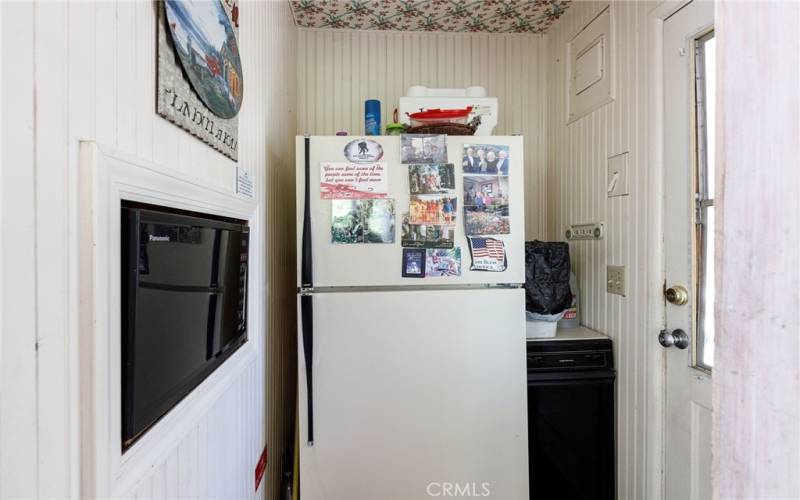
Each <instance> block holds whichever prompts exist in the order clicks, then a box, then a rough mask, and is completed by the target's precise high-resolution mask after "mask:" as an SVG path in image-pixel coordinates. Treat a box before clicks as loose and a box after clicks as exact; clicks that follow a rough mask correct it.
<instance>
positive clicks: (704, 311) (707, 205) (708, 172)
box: [693, 31, 716, 370]
mask: <svg viewBox="0 0 800 500" xmlns="http://www.w3.org/2000/svg"><path fill="white" fill-rule="evenodd" d="M715 42H716V41H715V39H714V32H713V31H711V32H709V33H706V34H705V35H703V36H702V37H700V38H698V39H696V40H695V132H696V134H697V136H696V138H695V144H696V154H697V157H696V162H695V165H696V166H697V168H696V178H695V225H696V230H695V242H696V246H695V248H696V249H697V253H696V261H695V267H696V273H695V276H696V284H695V286H696V297H697V301H696V314H697V316H696V325H695V349H694V352H693V362H694V365H695V366H696V367H698V368H700V369H704V370H711V368H712V367H713V366H714V176H715V168H714V161H715V158H714V134H715V129H714V113H715V108H714V103H715V92H714V89H715V78H714V77H715V67H716V66H715V63H716V60H715V50H714V49H715Z"/></svg>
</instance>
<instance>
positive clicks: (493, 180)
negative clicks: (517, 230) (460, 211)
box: [464, 175, 511, 235]
mask: <svg viewBox="0 0 800 500" xmlns="http://www.w3.org/2000/svg"><path fill="white" fill-rule="evenodd" d="M508 214H509V205H508V177H498V176H496V175H465V176H464V233H465V234H467V235H484V234H508V233H509V232H511V223H510V222H509V217H508Z"/></svg>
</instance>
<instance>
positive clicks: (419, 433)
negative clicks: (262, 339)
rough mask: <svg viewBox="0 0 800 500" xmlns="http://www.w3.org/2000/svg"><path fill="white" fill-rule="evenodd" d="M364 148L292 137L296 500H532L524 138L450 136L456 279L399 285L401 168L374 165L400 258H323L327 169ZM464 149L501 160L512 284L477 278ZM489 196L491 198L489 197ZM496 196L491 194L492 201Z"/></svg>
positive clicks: (356, 253) (327, 228) (387, 152)
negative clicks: (476, 147)
mask: <svg viewBox="0 0 800 500" xmlns="http://www.w3.org/2000/svg"><path fill="white" fill-rule="evenodd" d="M356 139H361V138H360V137H353V136H349V137H327V136H311V137H297V140H296V148H297V149H296V151H297V256H298V259H297V287H298V301H297V307H298V358H299V359H298V388H299V406H298V410H299V426H300V428H299V433H300V450H299V455H300V457H299V460H300V472H299V475H300V478H299V479H300V482H299V484H300V498H301V499H302V500H316V499H328V500H333V499H342V500H344V499H370V500H380V499H387V500H388V499H398V500H399V499H403V500H409V499H428V498H432V497H481V498H491V499H518V500H522V499H528V498H529V496H528V450H527V444H528V441H527V375H526V354H525V316H524V309H525V298H524V290H523V288H522V284H523V283H524V280H525V272H524V267H525V262H524V261H525V253H524V227H525V223H524V205H525V203H524V193H523V186H524V177H523V168H522V159H523V145H522V137H518V136H513V137H505V136H490V137H471V136H463V137H462V136H450V137H448V138H447V159H448V163H451V164H453V165H454V173H455V193H456V196H457V202H456V207H455V208H456V211H455V232H454V245H455V246H457V247H460V248H461V259H462V262H461V273H460V276H442V277H429V278H428V277H426V278H423V279H419V278H409V277H403V276H402V273H401V271H402V268H403V265H402V264H403V263H402V259H403V257H402V255H403V248H402V246H401V239H402V238H401V232H402V231H401V224H402V217H403V214H404V213H406V212H408V210H409V200H410V181H409V173H408V172H409V170H408V165H405V164H402V163H401V139H400V137H398V136H373V137H367V138H366V139H369V140H371V141H375V142H377V143H378V144H379V145H380V147H381V149H382V157H381V158H380V160H378V161H379V162H380V163H382V164H384V166H385V168H386V172H387V174H388V193H387V197H388V198H390V199H394V205H395V215H394V217H395V236H394V242H393V243H362V244H342V243H333V242H332V232H331V226H332V215H331V206H332V203H333V202H332V201H331V200H330V199H323V197H322V195H321V189H320V180H321V179H320V178H321V173H320V169H321V163H323V162H348V160H347V159H346V158H345V148H346V147H347V146H348V144H351V142H352V141H354V140H356ZM465 144H490V145H501V146H508V152H509V154H508V159H507V161H508V165H510V168H509V169H508V182H507V186H508V187H507V192H506V193H504V195H505V196H506V197H507V201H508V205H507V213H504V214H503V215H507V217H508V218H507V220H508V223H509V227H510V230H509V231H508V234H501V235H493V236H491V237H492V238H495V239H497V240H502V241H503V243H504V246H505V251H506V256H507V268H506V269H505V270H504V271H502V272H487V271H473V270H470V263H471V256H470V250H469V246H468V243H467V238H466V236H465V230H464V209H463V206H464V205H463V203H464V193H463V189H464V188H463V186H464V184H463V183H464V175H463V172H462V158H463V155H464V152H463V151H464V145H465ZM487 185H488V183H487ZM494 194H495V195H497V193H494Z"/></svg>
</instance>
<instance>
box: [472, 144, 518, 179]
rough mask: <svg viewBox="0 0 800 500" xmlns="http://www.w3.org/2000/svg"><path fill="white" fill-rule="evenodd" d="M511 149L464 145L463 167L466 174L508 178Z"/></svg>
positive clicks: (506, 147)
mask: <svg viewBox="0 0 800 500" xmlns="http://www.w3.org/2000/svg"><path fill="white" fill-rule="evenodd" d="M510 161H511V158H509V147H508V146H502V145H492V144H464V156H463V158H462V161H461V166H462V168H463V169H464V173H465V174H482V175H500V176H508V172H509V162H510Z"/></svg>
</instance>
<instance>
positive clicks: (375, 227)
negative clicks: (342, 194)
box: [331, 198, 394, 244]
mask: <svg viewBox="0 0 800 500" xmlns="http://www.w3.org/2000/svg"><path fill="white" fill-rule="evenodd" d="M331 243H334V244H340V243H345V244H349V243H394V200H393V199H390V198H379V199H375V200H331Z"/></svg>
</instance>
